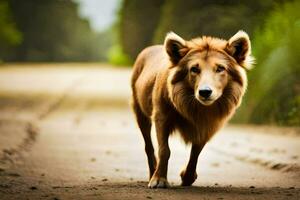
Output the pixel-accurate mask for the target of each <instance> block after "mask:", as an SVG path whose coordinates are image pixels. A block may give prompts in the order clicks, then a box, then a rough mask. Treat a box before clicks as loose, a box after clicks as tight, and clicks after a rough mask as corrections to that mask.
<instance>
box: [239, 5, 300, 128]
mask: <svg viewBox="0 0 300 200" xmlns="http://www.w3.org/2000/svg"><path fill="white" fill-rule="evenodd" d="M299 9H300V2H299V1H295V2H290V3H286V4H285V5H284V6H282V7H278V8H276V9H275V10H274V11H272V13H271V15H270V16H269V17H268V18H267V19H266V23H265V26H264V27H263V29H260V30H258V31H257V32H256V33H255V37H254V38H255V39H254V42H253V46H254V55H255V56H256V58H257V63H258V65H257V66H256V68H254V69H253V71H252V72H250V75H249V90H248V93H247V95H246V98H245V101H244V102H243V106H242V107H241V109H240V111H239V113H238V115H237V117H236V119H239V120H237V121H242V122H254V123H275V124H279V125H295V126H297V125H298V126H299V124H300V79H299V77H300V65H299V63H300V57H299V55H300V46H299V43H300V13H299Z"/></svg>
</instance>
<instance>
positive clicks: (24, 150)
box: [0, 64, 300, 199]
mask: <svg viewBox="0 0 300 200" xmlns="http://www.w3.org/2000/svg"><path fill="white" fill-rule="evenodd" d="M53 65H54V64H53ZM129 77H130V70H129V69H123V68H122V69H114V68H110V67H109V66H101V67H99V66H98V65H91V64H89V65H79V64H68V65H66V64H65V65H62V64H57V65H55V67H54V66H49V65H41V64H40V65H39V66H32V65H28V66H19V65H10V66H6V67H2V68H0V199H300V133H299V129H295V128H276V127H261V126H242V125H228V126H227V127H226V128H224V129H223V130H222V131H220V132H219V133H218V134H217V135H216V136H215V137H214V138H213V139H212V140H211V141H210V142H209V143H208V145H207V146H206V147H205V149H204V150H203V152H202V153H201V155H200V157H199V165H198V168H197V170H198V179H197V180H196V182H195V183H194V186H193V187H180V186H179V184H180V178H179V173H180V171H181V169H182V168H183V167H184V165H185V164H186V162H187V159H188V153H189V147H186V146H185V145H184V144H183V143H182V142H181V140H180V138H179V137H177V136H174V137H173V138H171V140H170V146H171V151H172V153H171V159H170V164H169V173H168V176H169V177H168V178H169V181H170V182H171V185H172V188H171V189H167V190H163V189H155V190H152V189H148V188H147V178H148V177H147V176H148V171H147V165H146V156H145V154H144V152H143V149H144V147H143V141H142V137H141V134H140V133H139V130H138V128H137V126H136V124H135V121H134V117H133V114H132V112H131V110H130V109H129V106H128V105H129V104H128V102H129V98H130V88H129ZM153 134H154V133H153Z"/></svg>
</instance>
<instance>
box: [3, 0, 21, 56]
mask: <svg viewBox="0 0 300 200" xmlns="http://www.w3.org/2000/svg"><path fill="white" fill-rule="evenodd" d="M21 40H22V35H21V33H20V32H19V31H18V30H17V28H16V25H15V23H14V21H13V19H12V15H11V11H10V9H9V5H8V1H7V0H1V1H0V59H1V58H3V57H5V55H7V53H8V51H10V48H11V47H13V46H15V45H18V44H20V42H21Z"/></svg>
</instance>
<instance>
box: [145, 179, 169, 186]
mask: <svg viewBox="0 0 300 200" xmlns="http://www.w3.org/2000/svg"><path fill="white" fill-rule="evenodd" d="M148 187H149V188H169V187H170V185H169V183H168V181H167V179H166V178H159V177H152V178H151V180H150V181H149V184H148Z"/></svg>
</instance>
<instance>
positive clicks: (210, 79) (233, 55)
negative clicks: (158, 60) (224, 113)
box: [164, 31, 253, 106]
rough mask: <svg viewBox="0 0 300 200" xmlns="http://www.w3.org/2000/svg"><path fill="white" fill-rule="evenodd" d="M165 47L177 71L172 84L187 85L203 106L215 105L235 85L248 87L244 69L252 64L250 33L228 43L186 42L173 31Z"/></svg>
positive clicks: (241, 33) (210, 40)
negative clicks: (228, 88) (226, 90)
mask: <svg viewBox="0 0 300 200" xmlns="http://www.w3.org/2000/svg"><path fill="white" fill-rule="evenodd" d="M164 46H165V49H166V52H167V54H168V56H169V59H170V61H171V63H172V65H171V68H173V69H172V70H173V71H175V73H174V74H173V77H172V80H171V82H172V84H176V83H178V82H185V83H186V84H187V85H188V86H189V87H190V88H191V89H193V91H194V97H195V98H196V99H197V100H198V101H199V102H200V103H201V104H203V105H205V106H209V105H212V104H213V103H214V102H215V101H216V100H217V99H219V98H220V97H221V96H222V95H223V92H224V90H225V88H226V87H230V84H231V83H233V82H235V83H237V84H240V85H241V86H242V87H244V88H245V87H246V84H247V80H246V75H245V69H249V68H250V67H251V64H252V61H253V59H252V57H251V44H250V40H249V37H248V35H247V33H245V32H243V31H239V32H238V33H236V34H235V35H234V36H233V37H231V38H230V39H229V40H228V41H226V40H223V39H218V38H212V37H205V36H204V37H202V38H196V39H192V40H190V41H186V40H184V39H182V38H181V37H180V36H178V35H176V34H175V33H173V32H171V33H169V34H168V35H167V36H166V39H165V43H164Z"/></svg>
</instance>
